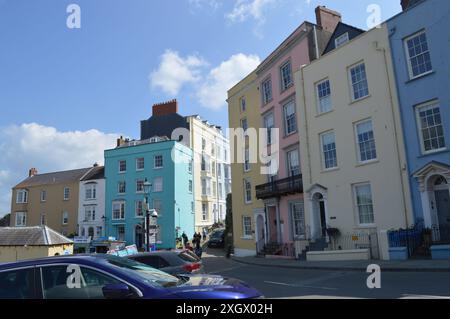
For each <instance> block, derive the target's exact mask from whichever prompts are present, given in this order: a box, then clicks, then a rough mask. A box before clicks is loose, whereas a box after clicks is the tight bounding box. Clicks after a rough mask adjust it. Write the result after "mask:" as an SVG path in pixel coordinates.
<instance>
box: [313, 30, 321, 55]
mask: <svg viewBox="0 0 450 319" xmlns="http://www.w3.org/2000/svg"><path fill="white" fill-rule="evenodd" d="M313 30H314V42H315V46H316V59H319V58H320V53H319V41H317V27H316V25H314V27H313Z"/></svg>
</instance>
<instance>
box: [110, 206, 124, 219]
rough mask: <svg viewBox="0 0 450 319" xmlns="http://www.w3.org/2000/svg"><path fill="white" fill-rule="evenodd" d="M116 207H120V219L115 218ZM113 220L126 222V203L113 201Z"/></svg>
mask: <svg viewBox="0 0 450 319" xmlns="http://www.w3.org/2000/svg"><path fill="white" fill-rule="evenodd" d="M114 205H120V210H119V218H115V217H114ZM111 208H112V215H111V216H112V220H125V201H113V202H112V205H111Z"/></svg>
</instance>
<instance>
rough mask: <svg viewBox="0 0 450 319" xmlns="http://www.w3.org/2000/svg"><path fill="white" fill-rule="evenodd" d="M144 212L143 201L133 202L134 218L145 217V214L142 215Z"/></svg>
mask: <svg viewBox="0 0 450 319" xmlns="http://www.w3.org/2000/svg"><path fill="white" fill-rule="evenodd" d="M139 205H140V207H139ZM139 209H140V211H141V213H140V214H139V213H138V212H139ZM144 212H145V203H144V201H143V200H140V199H139V200H136V201H135V202H134V216H135V217H139V218H140V217H145V214H144Z"/></svg>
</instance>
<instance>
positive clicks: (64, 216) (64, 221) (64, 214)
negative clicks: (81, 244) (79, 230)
mask: <svg viewBox="0 0 450 319" xmlns="http://www.w3.org/2000/svg"><path fill="white" fill-rule="evenodd" d="M62 224H63V225H68V224H69V212H67V211H64V212H62Z"/></svg>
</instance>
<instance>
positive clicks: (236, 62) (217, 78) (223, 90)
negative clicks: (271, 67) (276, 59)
mask: <svg viewBox="0 0 450 319" xmlns="http://www.w3.org/2000/svg"><path fill="white" fill-rule="evenodd" d="M259 63H260V59H259V57H258V56H256V55H245V54H243V53H239V54H236V55H233V56H232V57H230V58H229V59H228V60H227V61H224V62H222V63H221V64H220V65H219V66H217V67H216V68H213V69H212V70H211V71H210V72H209V75H208V76H207V78H206V80H205V81H204V84H202V85H201V86H200V87H199V88H198V91H197V98H198V100H199V102H200V104H201V105H202V106H204V107H206V108H210V109H219V108H221V107H223V106H224V105H225V104H226V98H227V92H228V90H229V89H231V88H232V87H233V86H234V85H235V84H237V83H238V82H239V81H240V80H242V79H243V78H244V77H245V76H247V75H248V74H249V73H250V72H251V71H253V70H254V69H255V68H256V67H257V66H258V64H259Z"/></svg>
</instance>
